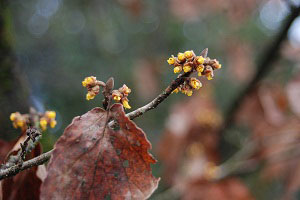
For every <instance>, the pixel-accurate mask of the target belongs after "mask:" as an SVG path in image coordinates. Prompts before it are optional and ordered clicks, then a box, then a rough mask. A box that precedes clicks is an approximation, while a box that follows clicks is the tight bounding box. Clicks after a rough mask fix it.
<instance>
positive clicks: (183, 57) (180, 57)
mask: <svg viewBox="0 0 300 200" xmlns="http://www.w3.org/2000/svg"><path fill="white" fill-rule="evenodd" d="M177 57H178V60H179V61H184V60H185V56H184V54H183V53H178V55H177Z"/></svg>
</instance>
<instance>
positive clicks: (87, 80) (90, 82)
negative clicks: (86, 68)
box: [86, 76, 94, 84]
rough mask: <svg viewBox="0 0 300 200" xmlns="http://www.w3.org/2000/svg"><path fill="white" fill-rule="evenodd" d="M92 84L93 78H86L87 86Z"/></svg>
mask: <svg viewBox="0 0 300 200" xmlns="http://www.w3.org/2000/svg"><path fill="white" fill-rule="evenodd" d="M93 82H94V78H93V77H92V76H90V77H87V78H86V83H87V84H92V83H93Z"/></svg>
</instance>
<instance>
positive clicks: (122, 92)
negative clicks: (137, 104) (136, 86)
mask: <svg viewBox="0 0 300 200" xmlns="http://www.w3.org/2000/svg"><path fill="white" fill-rule="evenodd" d="M129 93H131V89H130V88H129V87H127V85H125V84H124V85H123V86H122V87H120V88H119V89H118V90H113V91H112V98H113V100H115V101H116V102H121V103H122V104H123V106H124V108H126V109H130V108H131V107H130V105H129V103H128V102H129V100H128V98H127V97H128V95H129Z"/></svg>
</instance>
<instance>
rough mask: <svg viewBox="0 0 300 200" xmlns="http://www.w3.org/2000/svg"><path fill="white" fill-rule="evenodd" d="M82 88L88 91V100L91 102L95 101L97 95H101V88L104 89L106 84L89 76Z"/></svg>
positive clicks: (83, 82)
mask: <svg viewBox="0 0 300 200" xmlns="http://www.w3.org/2000/svg"><path fill="white" fill-rule="evenodd" d="M82 86H83V87H85V88H87V90H88V93H87V94H86V99H87V100H91V99H94V98H95V96H96V95H97V94H99V92H100V86H102V87H104V86H105V83H103V82H102V81H98V80H97V79H96V77H94V76H89V77H86V78H85V79H84V80H83V81H82Z"/></svg>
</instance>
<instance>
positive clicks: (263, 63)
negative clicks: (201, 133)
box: [221, 5, 300, 132]
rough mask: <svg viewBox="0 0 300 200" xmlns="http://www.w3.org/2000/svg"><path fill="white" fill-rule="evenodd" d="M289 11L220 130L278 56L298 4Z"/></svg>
mask: <svg viewBox="0 0 300 200" xmlns="http://www.w3.org/2000/svg"><path fill="white" fill-rule="evenodd" d="M290 10H291V13H290V15H289V16H288V17H287V18H286V20H285V24H283V25H282V28H281V30H280V31H279V33H278V35H277V36H276V37H275V39H274V41H273V42H272V44H271V45H270V46H269V47H268V48H267V49H266V53H265V54H263V56H262V57H261V60H260V62H259V63H258V65H257V72H256V74H255V75H254V76H253V78H252V80H251V81H250V82H249V83H248V84H247V86H246V87H245V88H244V89H243V90H242V92H241V93H240V94H239V95H238V96H237V97H236V98H235V100H234V101H233V102H232V104H231V105H230V106H229V109H228V112H227V113H226V114H225V122H224V125H223V127H222V130H221V132H223V131H224V130H227V129H228V128H230V127H231V126H232V124H233V123H234V117H235V115H236V113H237V111H238V110H239V108H240V107H241V105H242V104H243V102H244V100H245V98H246V97H247V96H248V95H249V94H250V93H252V92H253V91H255V89H256V86H257V85H258V84H259V82H260V81H261V80H262V79H263V78H264V77H265V76H266V75H267V74H268V73H269V72H270V71H271V69H272V64H273V63H274V62H275V61H276V60H277V59H278V58H279V56H278V54H279V50H280V47H281V45H282V43H283V42H284V41H285V39H286V37H287V33H288V30H289V28H290V27H291V25H292V23H293V21H294V20H295V19H296V18H297V17H298V16H299V14H300V6H299V7H295V6H293V5H290Z"/></svg>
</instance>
